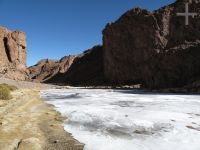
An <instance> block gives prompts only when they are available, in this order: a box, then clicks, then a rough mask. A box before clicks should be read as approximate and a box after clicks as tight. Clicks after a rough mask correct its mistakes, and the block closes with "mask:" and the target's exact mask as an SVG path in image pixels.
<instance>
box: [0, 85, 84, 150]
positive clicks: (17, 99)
mask: <svg viewBox="0 0 200 150" xmlns="http://www.w3.org/2000/svg"><path fill="white" fill-rule="evenodd" d="M12 83H14V82H12ZM28 84H31V83H28ZM32 86H33V87H34V89H30V87H29V89H19V90H17V91H15V92H13V93H12V95H13V99H11V100H7V101H3V100H0V150H82V149H83V144H81V143H79V142H78V141H77V140H75V139H74V138H73V137H72V136H71V134H69V133H67V132H65V131H64V129H63V126H62V121H63V119H64V118H62V117H61V116H60V114H59V113H57V112H56V111H54V110H53V107H52V106H50V105H48V104H46V103H44V102H43V100H41V99H40V96H39V90H38V89H40V88H41V87H40V86H39V87H38V86H36V85H32Z"/></svg>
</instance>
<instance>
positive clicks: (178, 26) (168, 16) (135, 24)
mask: <svg viewBox="0 0 200 150" xmlns="http://www.w3.org/2000/svg"><path fill="white" fill-rule="evenodd" d="M186 3H188V1H186V0H178V1H177V2H175V3H174V4H171V5H169V6H166V7H163V8H161V9H159V10H156V11H154V12H149V11H147V10H143V9H140V8H135V9H132V10H129V11H128V12H126V13H125V14H124V15H122V16H121V17H120V18H119V20H117V21H116V22H115V23H112V24H108V25H107V26H106V28H105V29H104V31H103V50H104V56H103V57H104V72H105V77H106V78H107V79H108V80H110V81H111V82H112V83H119V84H127V83H128V84H134V83H136V84H138V83H139V84H142V85H143V86H145V87H148V88H171V87H182V86H185V85H188V84H192V83H193V82H196V81H198V80H200V28H199V27H200V9H199V8H200V3H195V2H193V3H190V4H189V7H190V8H189V10H190V12H195V13H197V14H198V15H197V16H195V18H193V19H192V17H190V19H189V25H188V26H186V25H185V18H184V17H180V16H177V13H178V12H185V4H186Z"/></svg>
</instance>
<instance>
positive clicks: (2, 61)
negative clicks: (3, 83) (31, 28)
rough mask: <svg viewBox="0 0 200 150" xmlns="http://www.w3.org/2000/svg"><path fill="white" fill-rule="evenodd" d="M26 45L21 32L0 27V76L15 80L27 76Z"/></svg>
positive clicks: (24, 37)
mask: <svg viewBox="0 0 200 150" xmlns="http://www.w3.org/2000/svg"><path fill="white" fill-rule="evenodd" d="M26 47H27V46H26V36H25V34H24V33H23V32H21V31H10V30H8V29H6V28H4V27H0V77H7V78H11V79H16V80H26V79H27V78H28V75H27V73H28V72H27V70H26V54H27V49H26Z"/></svg>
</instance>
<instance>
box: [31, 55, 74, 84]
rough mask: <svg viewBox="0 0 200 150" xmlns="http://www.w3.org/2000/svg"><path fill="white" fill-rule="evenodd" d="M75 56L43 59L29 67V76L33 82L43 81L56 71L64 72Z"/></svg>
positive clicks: (56, 72)
mask: <svg viewBox="0 0 200 150" xmlns="http://www.w3.org/2000/svg"><path fill="white" fill-rule="evenodd" d="M75 58H76V56H65V57H63V58H61V59H60V60H50V59H43V60H41V61H39V62H38V63H37V64H36V65H34V66H31V67H29V68H28V69H29V72H30V75H29V76H30V78H31V79H32V80H33V81H35V82H45V81H48V80H50V79H51V78H52V77H53V76H55V75H56V74H58V73H64V72H66V71H67V70H68V69H69V67H70V66H71V64H72V63H73V61H74V59H75Z"/></svg>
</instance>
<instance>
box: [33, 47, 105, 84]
mask: <svg viewBox="0 0 200 150" xmlns="http://www.w3.org/2000/svg"><path fill="white" fill-rule="evenodd" d="M102 52H103V51H102V46H95V47H94V48H92V49H89V50H86V51H85V52H84V53H83V54H79V55H76V56H65V57H63V58H62V59H61V60H59V61H55V60H49V59H44V60H41V61H39V62H38V63H37V64H36V65H35V66H32V67H30V68H29V71H30V77H31V79H32V80H33V81H36V82H46V83H53V84H71V85H96V84H102V83H104V76H103V54H102Z"/></svg>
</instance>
